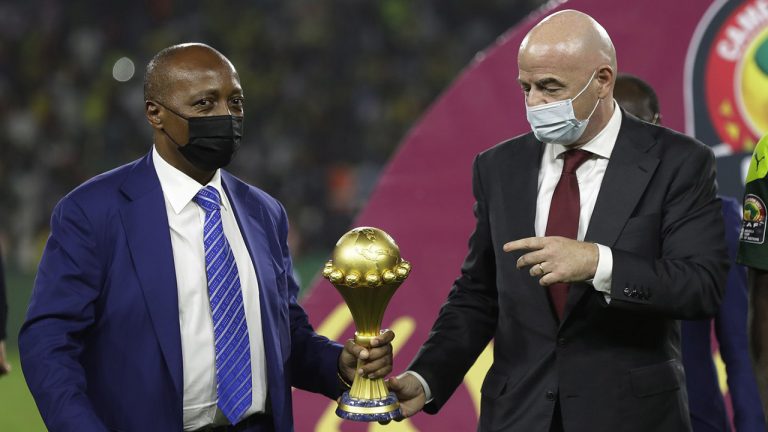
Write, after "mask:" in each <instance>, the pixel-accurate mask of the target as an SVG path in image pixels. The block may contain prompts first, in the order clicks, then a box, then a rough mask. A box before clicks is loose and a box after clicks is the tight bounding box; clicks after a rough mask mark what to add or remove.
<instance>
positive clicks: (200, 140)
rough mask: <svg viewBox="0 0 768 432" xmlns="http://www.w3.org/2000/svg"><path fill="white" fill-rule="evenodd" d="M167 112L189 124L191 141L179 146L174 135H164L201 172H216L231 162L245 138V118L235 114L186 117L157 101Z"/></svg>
mask: <svg viewBox="0 0 768 432" xmlns="http://www.w3.org/2000/svg"><path fill="white" fill-rule="evenodd" d="M157 103H158V105H160V106H162V107H164V108H165V109H167V110H168V111H170V112H172V113H174V114H176V115H177V116H179V117H181V118H183V119H184V120H186V121H187V125H188V128H189V141H187V144H186V145H183V146H182V145H179V143H178V142H176V140H174V139H173V138H172V137H171V135H169V134H168V132H166V130H165V129H162V131H163V133H164V134H165V135H166V136H167V137H168V138H170V140H171V141H173V143H174V144H176V145H177V146H178V147H179V153H181V155H182V156H184V158H185V159H187V160H188V161H189V163H191V164H192V165H194V166H195V167H196V168H197V169H199V170H201V171H216V170H217V169H219V168H223V167H225V166H227V165H229V163H230V162H231V161H232V157H233V156H234V155H235V153H236V152H237V150H238V149H239V148H240V140H241V138H242V136H243V117H242V116H241V117H237V116H233V115H220V116H199V117H184V116H183V115H181V114H179V113H177V112H176V111H174V110H172V109H170V108H168V107H166V106H165V105H163V104H161V103H159V102H157Z"/></svg>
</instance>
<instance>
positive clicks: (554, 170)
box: [534, 101, 621, 302]
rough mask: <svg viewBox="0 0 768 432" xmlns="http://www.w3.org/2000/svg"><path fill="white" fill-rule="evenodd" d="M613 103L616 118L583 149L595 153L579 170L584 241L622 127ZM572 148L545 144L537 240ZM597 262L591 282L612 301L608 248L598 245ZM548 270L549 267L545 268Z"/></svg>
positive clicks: (544, 229) (578, 234)
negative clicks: (566, 157)
mask: <svg viewBox="0 0 768 432" xmlns="http://www.w3.org/2000/svg"><path fill="white" fill-rule="evenodd" d="M617 107H618V105H617V104H616V102H615V101H613V115H611V118H610V120H608V124H606V125H605V127H604V128H603V130H601V131H600V132H599V133H598V134H597V135H595V137H594V138H592V139H591V140H589V142H587V143H586V144H584V145H583V146H581V147H580V149H582V150H586V151H588V152H590V153H592V154H593V156H592V157H591V158H590V159H587V161H586V162H584V163H583V164H582V165H581V166H580V167H579V168H578V169H577V170H576V180H577V181H578V182H579V204H580V207H581V208H580V211H579V230H578V233H577V235H576V239H577V240H584V236H585V235H586V234H587V228H588V227H589V221H590V219H592V211H593V210H594V209H595V203H596V202H597V195H598V193H599V192H600V185H601V184H602V183H603V177H604V176H605V170H606V168H608V160H609V159H610V158H611V153H612V152H613V147H614V146H615V145H616V138H617V137H618V136H619V129H620V128H621V110H620V109H618V108H617ZM568 150H569V149H568V148H567V147H565V146H562V145H560V144H546V146H545V147H544V152H543V155H542V156H541V165H540V168H539V193H538V196H537V198H536V219H535V222H534V230H535V232H536V236H537V237H544V235H545V232H546V231H547V220H548V219H549V207H550V204H551V203H552V194H554V192H555V186H557V182H558V181H559V180H560V175H561V174H562V172H563V153H565V152H566V151H568ZM597 250H598V261H597V270H596V271H595V277H594V278H593V279H592V280H589V281H587V282H589V283H590V284H591V285H592V286H593V287H594V288H595V289H596V290H598V291H600V292H602V293H603V294H604V296H605V300H606V301H607V302H610V301H611V297H610V293H611V273H612V271H613V254H612V253H611V249H610V248H609V247H606V246H603V245H600V244H598V245H597ZM545 269H546V266H545Z"/></svg>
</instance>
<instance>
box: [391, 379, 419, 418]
mask: <svg viewBox="0 0 768 432" xmlns="http://www.w3.org/2000/svg"><path fill="white" fill-rule="evenodd" d="M387 385H388V386H389V389H390V390H391V391H393V392H395V395H397V399H398V400H399V401H400V412H401V413H402V414H403V418H408V417H411V416H412V415H414V414H416V413H417V412H419V411H421V409H422V408H424V404H425V403H426V401H427V397H426V395H425V394H424V387H422V385H421V383H420V382H419V380H418V379H417V378H416V377H415V376H413V375H411V374H409V373H402V374H400V375H398V376H397V377H393V378H389V379H388V380H387ZM398 421H399V420H398Z"/></svg>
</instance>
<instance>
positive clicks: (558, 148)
mask: <svg viewBox="0 0 768 432" xmlns="http://www.w3.org/2000/svg"><path fill="white" fill-rule="evenodd" d="M620 128H621V110H620V109H618V104H617V103H616V101H613V114H612V115H611V118H610V120H608V124H606V125H605V127H604V128H603V130H601V131H600V132H599V133H598V134H597V135H596V136H595V137H594V138H592V139H591V140H590V141H589V142H587V143H586V144H584V145H583V146H582V147H580V148H581V149H582V150H586V151H589V152H591V153H592V154H593V156H592V157H591V158H590V159H588V160H587V161H586V162H584V163H583V164H582V165H581V166H580V167H579V168H578V169H577V170H576V180H577V181H578V182H579V204H580V211H579V230H578V233H577V235H576V239H577V240H584V236H585V235H586V233H587V228H588V227H589V221H590V219H591V218H592V211H593V210H594V209H595V203H596V202H597V195H598V193H599V192H600V185H601V184H602V183H603V177H604V176H605V170H606V168H608V160H609V159H610V158H611V153H612V152H613V147H614V146H615V145H616V138H617V137H618V136H619V129H620ZM568 150H569V149H568V148H566V147H565V146H562V145H560V144H545V147H544V152H543V155H542V157H541V165H540V169H539V183H538V185H539V187H538V195H537V198H536V219H535V220H534V231H535V233H536V236H537V237H544V234H545V232H546V231H547V219H548V218H549V207H550V204H551V203H552V195H553V194H554V193H555V186H557V182H558V181H559V180H560V175H561V174H562V172H563V153H565V152H566V151H568ZM510 240H513V239H510ZM595 244H596V245H597V250H598V262H597V270H596V271H595V277H594V278H593V279H592V280H589V281H587V282H588V283H590V284H592V286H593V287H594V288H595V289H596V290H597V291H600V292H601V293H603V296H604V297H605V301H606V302H609V303H610V301H611V296H610V293H611V280H612V279H611V274H612V272H613V254H612V253H611V249H610V248H609V247H607V246H603V245H600V244H597V243H595ZM405 373H407V374H411V375H413V376H414V377H415V378H416V379H417V380H419V382H420V383H421V385H422V387H424V395H425V396H426V400H427V402H430V401H431V400H432V392H431V391H430V389H429V384H428V383H427V381H426V380H425V379H424V377H422V376H421V375H420V374H418V373H417V372H414V371H406V372H405Z"/></svg>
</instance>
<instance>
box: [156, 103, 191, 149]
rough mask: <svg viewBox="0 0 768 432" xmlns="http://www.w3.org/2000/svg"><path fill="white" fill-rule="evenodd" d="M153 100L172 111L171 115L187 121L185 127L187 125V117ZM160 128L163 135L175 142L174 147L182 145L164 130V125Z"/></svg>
mask: <svg viewBox="0 0 768 432" xmlns="http://www.w3.org/2000/svg"><path fill="white" fill-rule="evenodd" d="M154 102H155V103H156V104H158V105H160V106H161V107H163V108H165V109H167V110H168V111H170V112H172V113H173V115H175V116H176V117H178V118H180V119H183V120H184V121H186V122H187V127H189V119H188V118H187V117H184V116H183V115H181V114H179V113H177V112H176V111H174V110H172V109H170V108H168V107H167V106H165V105H164V104H162V103H160V101H154ZM160 130H161V131H163V133H164V134H165V136H167V137H168V139H170V140H171V142H172V143H174V144H176V147H178V148H181V147H184V146H182V145H179V143H178V142H177V141H176V140H175V139H173V137H172V136H171V134H169V133H168V131H167V130H165V127H162V128H160Z"/></svg>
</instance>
